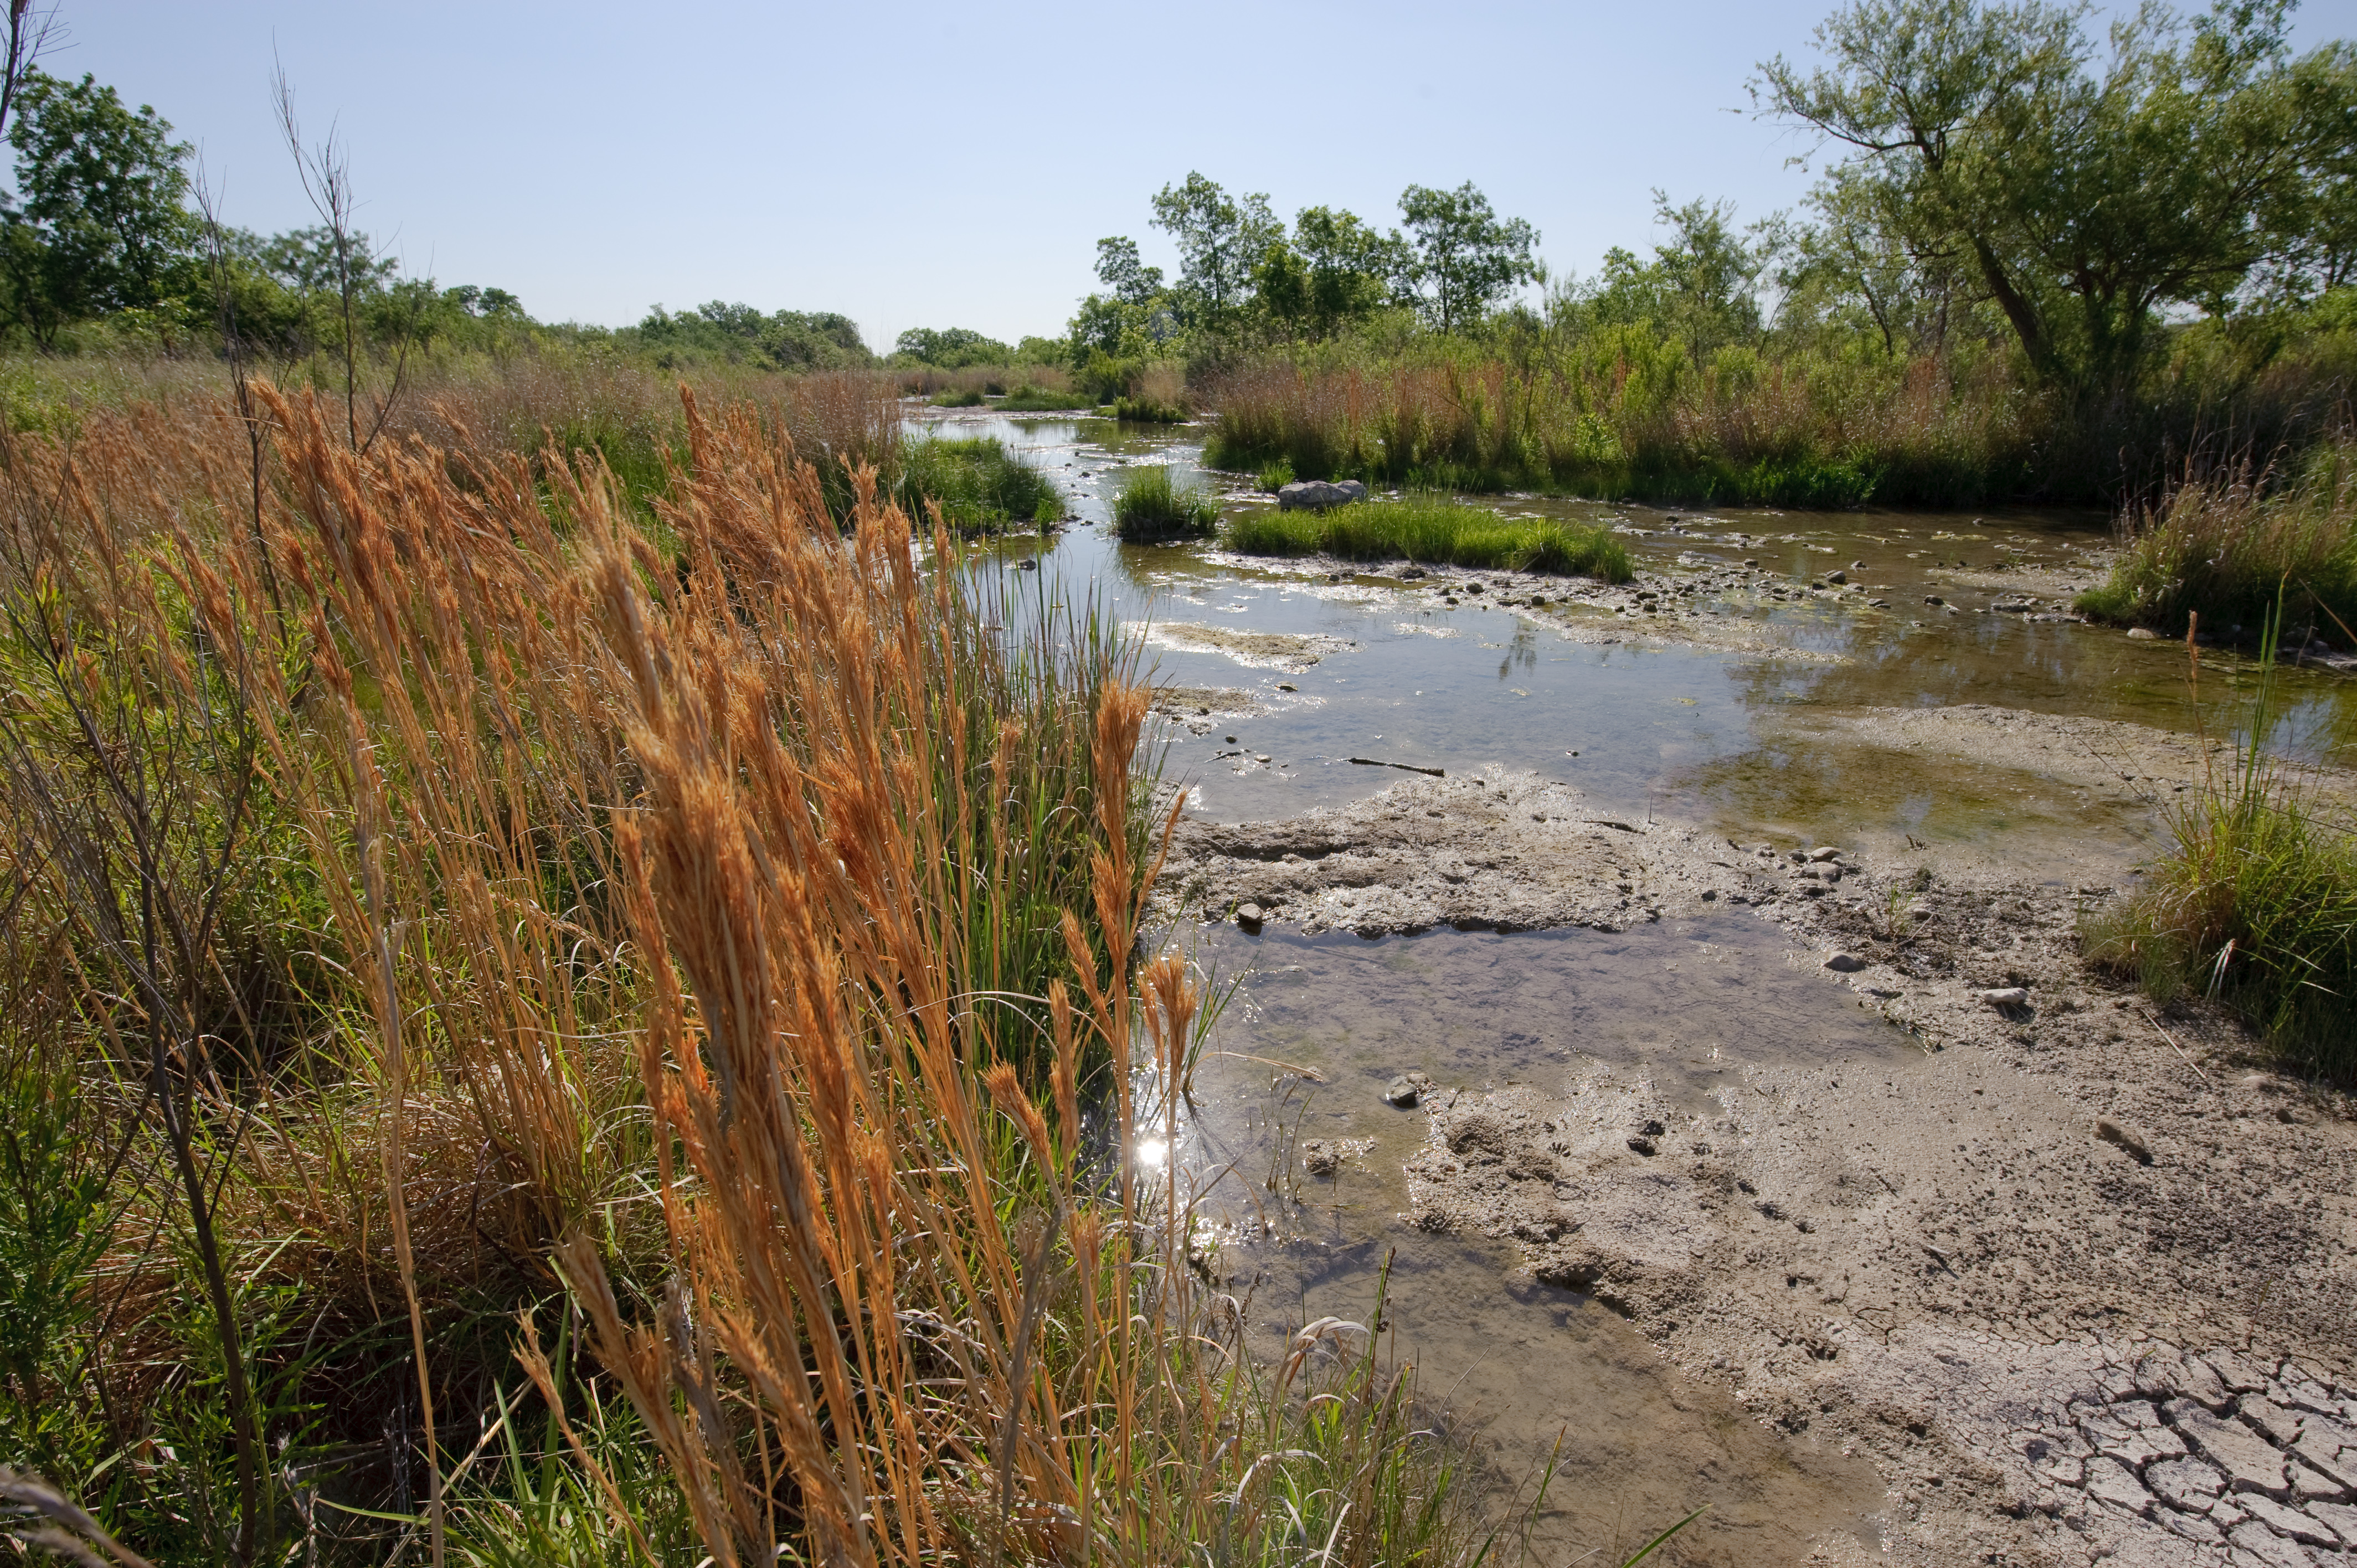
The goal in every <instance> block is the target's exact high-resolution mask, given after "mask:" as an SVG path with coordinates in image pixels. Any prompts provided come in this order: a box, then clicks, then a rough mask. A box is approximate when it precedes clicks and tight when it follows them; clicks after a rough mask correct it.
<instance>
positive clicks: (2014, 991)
mask: <svg viewBox="0 0 2357 1568" xmlns="http://www.w3.org/2000/svg"><path fill="white" fill-rule="evenodd" d="M1975 994H1977V995H1978V996H1979V997H1980V999H1981V1000H1982V1001H1983V1002H1985V1003H1986V1004H1988V1005H1990V1006H1991V1007H2027V1006H2029V990H2028V989H2027V988H2026V987H2023V986H2019V985H2000V986H1997V987H1996V988H1994V989H1993V990H1988V991H1983V992H1978V993H1975Z"/></svg>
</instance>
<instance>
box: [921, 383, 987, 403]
mask: <svg viewBox="0 0 2357 1568" xmlns="http://www.w3.org/2000/svg"><path fill="white" fill-rule="evenodd" d="M989 401H990V400H989V399H988V398H986V397H985V396H984V395H983V391H982V389H981V388H980V387H963V388H960V389H958V390H957V391H954V392H942V393H941V394H940V395H938V396H936V397H934V398H933V399H932V400H931V402H932V405H933V406H934V407H935V408H980V407H981V406H982V405H983V404H985V403H988V402H989Z"/></svg>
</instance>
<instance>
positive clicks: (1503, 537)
mask: <svg viewBox="0 0 2357 1568" xmlns="http://www.w3.org/2000/svg"><path fill="white" fill-rule="evenodd" d="M1227 544H1228V547H1229V548H1230V549H1232V550H1235V551H1238V552H1241V553H1243V554H1246V555H1333V556H1338V557H1340V559H1342V560H1345V561H1415V562H1419V563H1424V564H1431V565H1448V566H1475V567H1490V568H1504V569H1508V570H1512V571H1517V572H1545V573H1550V574H1553V575H1559V576H1587V577H1599V578H1602V579H1603V580H1604V581H1605V582H1608V583H1625V582H1627V581H1629V579H1630V578H1631V577H1633V576H1635V575H1637V574H1636V565H1635V564H1634V563H1633V562H1632V561H1631V559H1630V555H1629V547H1628V546H1627V545H1626V544H1624V543H1622V542H1620V539H1619V538H1618V537H1617V536H1615V535H1614V534H1613V532H1611V531H1610V530H1609V529H1606V528H1583V527H1581V526H1579V525H1578V524H1577V523H1568V522H1558V521H1555V520H1553V519H1508V518H1502V517H1500V516H1499V515H1498V514H1497V513H1496V512H1494V511H1491V510H1489V509H1488V508H1487V507H1478V506H1466V505H1463V504H1461V503H1459V502H1457V501H1454V500H1451V499H1448V497H1446V496H1412V497H1410V498H1408V499H1405V500H1398V501H1360V502H1356V503H1354V504H1352V505H1350V506H1343V507H1336V508H1334V509H1333V510H1329V511H1262V512H1255V513H1254V514H1252V515H1250V516H1246V517H1240V518H1237V519H1236V520H1235V521H1232V522H1231V523H1229V525H1228V532H1227Z"/></svg>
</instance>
